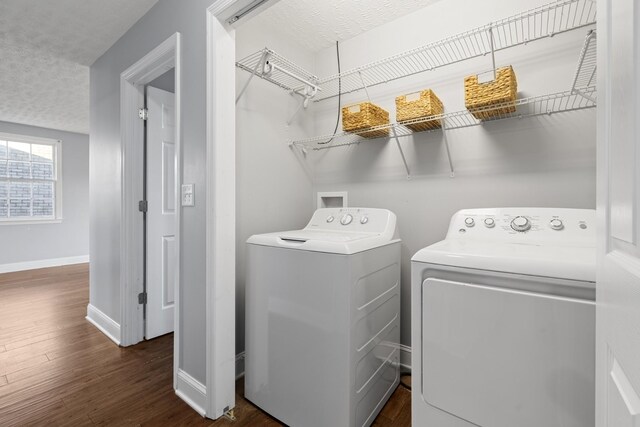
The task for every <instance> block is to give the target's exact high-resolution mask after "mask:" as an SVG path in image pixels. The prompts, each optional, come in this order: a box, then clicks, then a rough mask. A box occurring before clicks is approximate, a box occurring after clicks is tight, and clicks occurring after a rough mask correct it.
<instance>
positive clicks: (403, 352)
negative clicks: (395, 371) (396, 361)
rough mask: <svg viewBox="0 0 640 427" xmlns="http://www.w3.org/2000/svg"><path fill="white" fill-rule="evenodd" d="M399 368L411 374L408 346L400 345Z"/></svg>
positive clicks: (409, 348)
mask: <svg viewBox="0 0 640 427" xmlns="http://www.w3.org/2000/svg"><path fill="white" fill-rule="evenodd" d="M400 367H401V368H402V369H403V370H404V372H407V373H411V347H409V346H408V345H404V344H400Z"/></svg>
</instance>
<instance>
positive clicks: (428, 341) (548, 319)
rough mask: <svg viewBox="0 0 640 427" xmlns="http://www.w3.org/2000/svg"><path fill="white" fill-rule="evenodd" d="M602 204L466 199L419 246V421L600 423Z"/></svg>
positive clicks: (457, 425)
mask: <svg viewBox="0 0 640 427" xmlns="http://www.w3.org/2000/svg"><path fill="white" fill-rule="evenodd" d="M595 236H596V234H595V211H594V210H587V209H551V208H499V209H470V210H462V211H460V212H457V213H456V214H455V215H454V216H453V218H452V219H451V223H450V226H449V230H448V233H447V236H446V238H445V240H443V241H441V242H439V243H436V244H434V245H432V246H429V247H427V248H425V249H422V250H420V251H419V252H417V253H416V254H415V256H414V257H413V258H412V263H411V269H412V273H411V274H412V295H411V309H412V314H411V318H412V385H413V390H412V416H413V423H414V425H416V426H434V427H470V426H480V427H542V426H544V427H589V426H592V427H593V426H594V425H595V409H594V408H595V372H594V371H595V303H594V300H595V268H596V265H595V263H596V251H595V242H596V237H595Z"/></svg>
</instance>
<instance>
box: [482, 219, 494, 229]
mask: <svg viewBox="0 0 640 427" xmlns="http://www.w3.org/2000/svg"><path fill="white" fill-rule="evenodd" d="M484 225H485V226H486V227H487V228H493V227H495V226H496V220H495V219H493V218H485V219H484Z"/></svg>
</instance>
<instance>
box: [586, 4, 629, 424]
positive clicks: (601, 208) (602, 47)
mask: <svg viewBox="0 0 640 427" xmlns="http://www.w3.org/2000/svg"><path fill="white" fill-rule="evenodd" d="M639 84H640V2H638V1H637V0H600V1H599V2H598V103H599V105H598V215H599V230H598V237H599V249H598V277H597V306H596V307H597V308H596V310H597V316H596V317H597V339H596V349H597V367H596V377H597V378H596V419H597V426H599V427H604V426H607V427H638V426H640V245H639V242H640V230H639V227H638V226H639V225H640V203H639V202H640V186H639V179H640V150H639V148H640V90H639V89H640V88H639Z"/></svg>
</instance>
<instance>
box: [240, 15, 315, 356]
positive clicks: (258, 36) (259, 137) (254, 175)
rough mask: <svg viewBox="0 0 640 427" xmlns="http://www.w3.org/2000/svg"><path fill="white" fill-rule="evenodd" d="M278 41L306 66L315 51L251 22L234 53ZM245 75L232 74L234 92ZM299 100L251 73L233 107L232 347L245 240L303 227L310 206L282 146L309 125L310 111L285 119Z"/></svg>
mask: <svg viewBox="0 0 640 427" xmlns="http://www.w3.org/2000/svg"><path fill="white" fill-rule="evenodd" d="M265 46H270V47H271V46H277V47H278V53H280V54H282V55H285V56H286V57H287V58H290V59H292V60H294V61H295V62H296V63H298V64H300V65H302V66H304V67H306V68H308V69H311V68H312V67H313V60H314V56H313V54H312V53H311V52H306V51H304V50H303V49H302V48H300V47H299V46H298V45H296V43H295V41H294V40H290V39H287V38H284V37H282V36H280V35H279V34H277V33H274V32H273V31H267V30H266V29H264V28H263V27H262V26H261V25H260V24H258V23H257V21H250V22H248V23H247V24H245V25H244V26H242V27H240V28H239V29H238V30H237V33H236V56H237V58H244V57H245V56H247V55H249V54H252V53H254V52H257V51H258V50H260V49H263V48H264V47H265ZM248 78H249V74H248V73H247V72H245V71H242V70H238V71H237V73H236V86H237V88H238V92H239V91H240V89H241V87H242V86H244V84H245V82H246V81H247V79H248ZM299 104H300V99H299V98H298V97H293V96H290V95H289V94H288V93H287V92H285V91H284V90H282V89H280V88H279V87H276V86H275V85H273V84H270V83H268V82H266V81H264V80H261V79H258V78H255V79H253V80H252V82H251V84H250V86H249V88H248V89H247V91H246V92H245V93H244V95H243V97H242V99H241V100H240V102H239V103H238V105H237V107H236V147H237V148H236V167H237V169H236V178H237V181H236V191H237V197H236V351H237V353H240V352H242V351H243V350H244V327H245V326H244V313H245V312H244V290H245V286H244V283H245V276H246V262H245V260H246V255H245V253H246V243H245V242H246V240H247V238H248V237H249V236H251V235H253V234H257V233H266V232H270V231H282V230H285V229H295V228H302V227H304V226H305V225H306V223H307V221H308V220H309V218H310V216H311V214H312V212H313V209H312V203H313V188H312V181H311V176H309V175H308V172H307V171H306V170H305V168H304V164H302V163H300V162H299V161H298V159H297V157H296V155H295V154H296V153H295V152H294V151H292V150H291V149H290V148H289V146H288V145H287V140H290V139H295V138H300V137H307V136H309V135H310V130H311V128H312V126H313V122H312V120H309V117H310V116H309V113H307V112H304V111H302V112H300V113H299V115H298V116H297V117H296V120H294V121H293V122H292V123H291V125H290V126H287V121H288V120H289V119H290V118H291V116H292V115H293V114H294V112H295V110H296V109H297V108H298V106H299Z"/></svg>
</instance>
